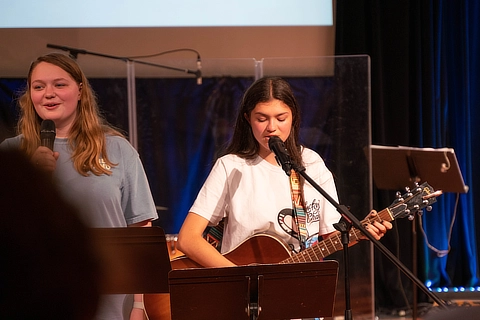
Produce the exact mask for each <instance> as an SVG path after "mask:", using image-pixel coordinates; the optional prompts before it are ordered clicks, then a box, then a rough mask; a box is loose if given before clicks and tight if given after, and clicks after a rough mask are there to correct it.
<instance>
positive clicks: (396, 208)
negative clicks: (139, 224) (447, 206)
mask: <svg viewBox="0 0 480 320" xmlns="http://www.w3.org/2000/svg"><path fill="white" fill-rule="evenodd" d="M439 195H441V191H434V190H433V188H432V187H431V186H430V185H428V183H426V182H425V183H423V184H422V185H420V186H417V187H416V188H415V189H414V190H413V191H410V190H407V192H406V193H405V194H404V195H397V199H395V201H394V202H393V203H392V204H391V205H390V206H389V207H387V208H385V209H384V210H382V211H380V212H378V214H377V215H376V216H373V217H367V218H366V219H364V220H362V221H361V223H362V225H365V224H369V223H373V222H375V221H378V222H382V221H384V220H385V221H392V220H394V219H399V218H405V217H408V216H412V215H413V214H415V213H416V212H417V211H419V210H422V209H424V208H427V210H431V204H433V203H434V202H436V197H437V196H439ZM349 235H350V240H351V242H356V241H357V240H360V239H362V233H361V231H360V230H358V229H355V228H351V229H350V233H349ZM342 249H343V244H342V241H341V234H340V232H338V233H335V234H333V235H332V236H330V237H328V238H326V239H324V240H322V241H319V242H318V243H316V244H315V245H313V246H311V247H309V248H307V249H305V250H303V251H301V252H299V253H292V252H291V250H290V248H289V246H288V245H287V244H286V243H285V242H284V241H283V240H281V239H279V238H277V237H275V236H274V235H270V234H265V233H261V234H255V235H253V236H251V237H249V238H247V239H246V240H244V241H243V242H242V243H240V244H239V245H238V246H237V247H235V248H234V249H233V250H231V251H229V252H227V253H225V254H224V256H225V257H226V258H228V259H229V260H230V261H232V262H233V263H235V264H236V265H250V264H272V263H279V264H285V263H299V262H314V261H321V260H322V259H323V258H325V257H327V256H329V255H331V254H333V253H334V252H337V251H339V250H342ZM171 266H172V269H185V268H202V266H201V265H199V264H198V263H196V262H195V261H193V260H191V259H189V258H188V257H186V256H182V257H177V258H175V259H173V260H172V261H171ZM144 303H145V310H146V312H147V315H148V317H149V319H150V320H171V316H170V295H169V294H168V293H165V294H145V295H144Z"/></svg>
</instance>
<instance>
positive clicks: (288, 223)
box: [190, 148, 340, 253]
mask: <svg viewBox="0 0 480 320" xmlns="http://www.w3.org/2000/svg"><path fill="white" fill-rule="evenodd" d="M302 158H303V161H304V165H305V168H306V173H307V174H308V175H309V176H310V177H311V178H312V179H313V180H314V181H315V182H316V183H317V184H318V185H319V186H320V187H322V189H324V190H325V191H326V192H327V193H328V194H329V195H330V196H331V197H332V198H333V199H335V200H337V199H338V196H337V192H336V188H335V182H334V179H333V176H332V173H331V172H330V171H329V170H328V169H327V167H326V166H325V163H324V161H323V160H322V158H321V157H320V156H319V155H318V154H317V153H316V152H314V151H313V150H310V149H308V148H303V150H302ZM304 199H305V204H306V218H307V230H308V241H307V247H309V246H310V245H312V244H315V243H316V242H317V241H318V234H320V235H322V234H326V233H330V232H332V231H335V228H334V227H333V224H334V223H337V222H338V221H339V220H340V214H339V213H338V212H337V211H336V209H335V207H334V206H333V205H332V204H330V203H329V202H328V200H327V199H325V198H324V197H323V196H322V195H321V194H320V193H319V192H318V191H317V190H315V188H313V187H312V186H311V185H310V183H308V182H307V181H305V185H304ZM190 212H194V213H196V214H198V215H200V216H202V217H204V218H206V219H207V220H209V222H210V225H216V224H218V222H219V221H220V220H221V219H222V218H223V217H227V218H228V219H227V223H226V225H225V229H224V233H223V238H222V249H221V251H222V253H225V252H229V251H231V250H232V249H234V248H235V247H236V246H238V245H239V244H240V243H241V242H243V241H244V240H245V239H247V238H248V237H249V236H252V235H254V234H257V233H261V232H268V233H270V234H271V233H272V232H273V233H274V234H275V235H276V236H277V237H278V238H280V239H282V240H283V241H285V242H286V243H288V244H289V245H290V247H291V248H295V250H298V249H299V247H300V242H299V240H298V235H296V233H294V236H291V233H292V226H293V225H294V224H295V223H294V222H292V196H291V189H290V178H289V176H287V175H286V173H285V171H283V169H282V168H281V167H280V166H276V165H272V164H270V163H269V162H267V161H265V160H264V159H262V158H260V157H257V158H255V159H253V160H245V159H242V158H240V157H238V156H236V155H231V154H229V155H225V156H223V157H221V158H219V159H218V160H217V161H216V163H215V165H214V167H213V169H212V171H211V172H210V174H209V176H208V177H207V180H206V181H205V183H204V185H203V186H202V188H201V190H200V192H199V194H198V196H197V199H196V200H195V202H194V204H193V206H192V207H191V209H190ZM295 229H296V228H295Z"/></svg>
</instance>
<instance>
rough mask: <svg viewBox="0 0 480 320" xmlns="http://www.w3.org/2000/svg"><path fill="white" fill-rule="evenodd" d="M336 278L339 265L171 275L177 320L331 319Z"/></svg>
mask: <svg viewBox="0 0 480 320" xmlns="http://www.w3.org/2000/svg"><path fill="white" fill-rule="evenodd" d="M337 277H338V262H337V261H321V262H320V261H319V262H308V263H307V262H306V263H295V264H275V265H273V264H263V265H249V266H237V267H226V268H207V269H178V270H172V271H171V272H170V273H169V280H170V303H171V312H172V313H171V315H172V320H190V319H195V320H207V319H208V320H210V319H230V320H244V319H245V320H246V319H259V320H269V319H293V318H313V317H331V316H332V315H333V308H334V302H335V290H336V286H337Z"/></svg>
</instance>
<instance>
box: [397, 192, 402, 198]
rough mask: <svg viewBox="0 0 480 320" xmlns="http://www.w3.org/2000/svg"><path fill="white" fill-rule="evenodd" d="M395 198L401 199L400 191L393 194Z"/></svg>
mask: <svg viewBox="0 0 480 320" xmlns="http://www.w3.org/2000/svg"><path fill="white" fill-rule="evenodd" d="M395 197H397V198H398V199H399V198H401V197H402V193H401V192H400V191H397V192H396V193H395Z"/></svg>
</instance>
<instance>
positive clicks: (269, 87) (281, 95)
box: [226, 77, 303, 164]
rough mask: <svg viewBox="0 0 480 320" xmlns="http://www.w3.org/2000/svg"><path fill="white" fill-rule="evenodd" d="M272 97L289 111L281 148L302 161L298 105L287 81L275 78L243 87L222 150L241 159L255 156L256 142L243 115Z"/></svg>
mask: <svg viewBox="0 0 480 320" xmlns="http://www.w3.org/2000/svg"><path fill="white" fill-rule="evenodd" d="M272 99H277V100H280V101H282V102H283V103H285V104H286V105H287V106H288V107H289V108H290V110H291V111H292V128H291V131H290V135H289V136H288V138H287V140H285V147H286V149H287V150H288V152H289V153H290V156H291V158H292V160H293V161H294V162H295V163H297V164H303V161H302V155H301V145H300V143H299V141H298V135H299V130H300V108H299V106H298V103H297V100H296V99H295V96H294V95H293V91H292V88H291V87H290V85H289V84H288V82H287V81H285V80H284V79H282V78H279V77H264V78H261V79H258V80H257V81H255V82H254V83H253V84H252V85H251V86H250V87H249V88H248V89H247V91H246V92H245V94H244V95H243V99H242V101H241V104H240V107H239V110H238V115H237V120H236V124H235V129H234V132H233V136H232V140H231V142H230V144H229V145H228V147H227V148H226V153H231V154H235V155H238V156H239V157H242V158H245V159H252V158H254V157H256V156H257V155H258V152H259V150H260V145H259V144H258V141H257V140H256V139H255V137H254V136H253V132H252V127H251V125H250V123H249V122H248V121H247V119H246V118H245V115H246V116H247V118H249V117H250V113H251V112H252V110H253V109H254V108H255V106H256V105H257V104H258V103H262V102H268V101H270V100H272Z"/></svg>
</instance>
